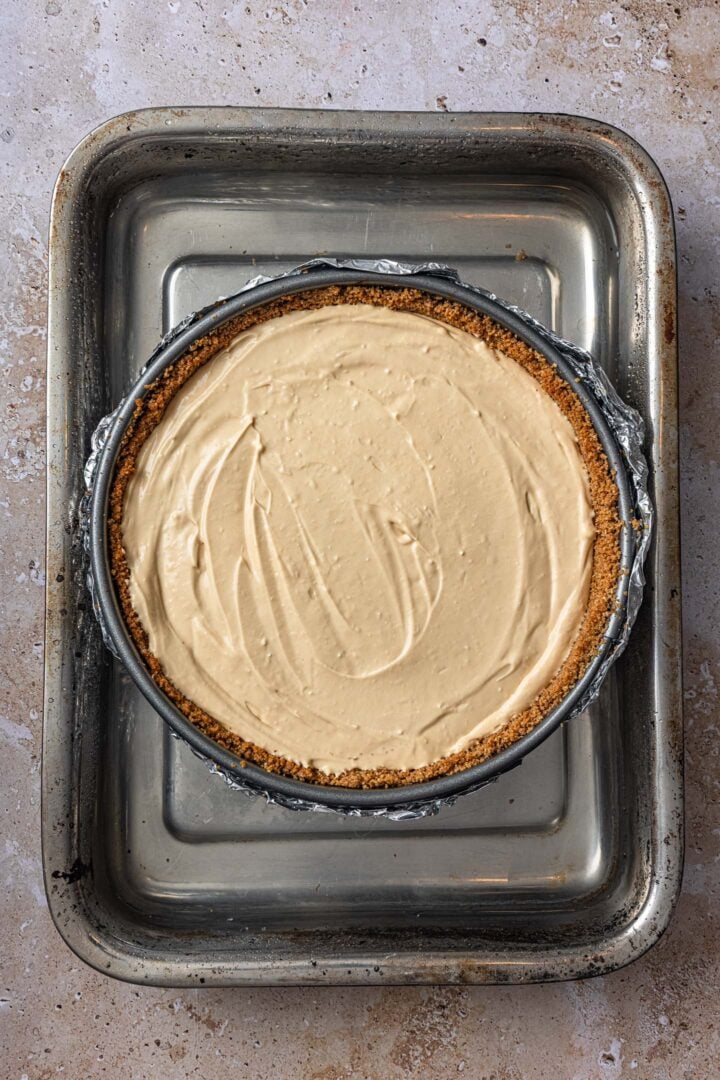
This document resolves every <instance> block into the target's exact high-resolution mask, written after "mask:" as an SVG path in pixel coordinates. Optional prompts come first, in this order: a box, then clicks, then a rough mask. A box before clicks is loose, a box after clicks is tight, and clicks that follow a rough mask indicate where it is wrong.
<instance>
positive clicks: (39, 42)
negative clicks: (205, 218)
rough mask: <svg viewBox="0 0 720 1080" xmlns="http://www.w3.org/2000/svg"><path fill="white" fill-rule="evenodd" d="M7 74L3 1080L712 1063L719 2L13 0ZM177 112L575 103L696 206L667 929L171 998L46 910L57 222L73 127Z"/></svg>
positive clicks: (716, 848) (700, 1069)
mask: <svg viewBox="0 0 720 1080" xmlns="http://www.w3.org/2000/svg"><path fill="white" fill-rule="evenodd" d="M0 39H1V40H2V43H3V49H2V68H1V69H0V85H1V87H2V116H1V117H0V160H1V161H2V173H3V179H2V187H1V190H0V200H1V208H2V210H1V212H2V238H3V241H4V243H3V244H2V245H1V246H2V251H1V253H0V259H1V260H2V263H1V273H0V288H1V289H2V294H3V299H2V303H1V304H0V341H1V347H0V378H1V380H2V416H1V419H0V521H1V522H2V528H1V536H0V555H1V558H0V580H1V585H0V589H1V596H2V612H1V616H0V622H1V624H2V632H3V645H2V656H1V659H0V675H1V685H0V755H1V758H0V760H1V761H2V794H1V796H0V798H1V800H2V825H1V826H0V827H1V828H2V834H3V835H2V838H1V839H0V867H1V869H0V889H1V890H2V899H1V910H2V916H1V918H2V961H1V964H2V985H1V986H0V1061H1V1062H2V1065H0V1073H1V1074H2V1075H3V1076H7V1077H9V1078H12V1080H21V1078H28V1080H48V1078H50V1077H54V1076H56V1075H63V1076H65V1077H70V1078H73V1080H74V1078H84V1077H96V1076H105V1075H107V1076H111V1077H132V1078H136V1077H137V1078H140V1077H173V1078H174V1077H189V1076H204V1077H224V1076H231V1075H232V1076H243V1077H245V1076H247V1077H253V1078H254V1077H258V1078H261V1077H293V1078H294V1077H303V1078H305V1077H306V1078H311V1077H314V1078H316V1080H321V1078H323V1080H331V1078H340V1077H368V1078H383V1080H384V1078H388V1080H392V1078H400V1077H407V1076H425V1077H440V1078H445V1077H454V1076H456V1075H461V1074H464V1075H465V1076H470V1077H486V1078H490V1077H494V1078H496V1080H501V1078H502V1080H511V1078H512V1080H514V1078H520V1077H522V1078H526V1077H530V1078H532V1077H545V1076H553V1077H557V1078H558V1080H563V1078H566V1077H567V1078H580V1080H584V1078H591V1077H592V1078H594V1077H602V1078H606V1077H607V1078H609V1077H618V1076H633V1077H648V1078H658V1080H662V1078H665V1077H671V1078H676V1077H693V1078H694V1077H698V1078H706V1077H713V1076H718V1075H720V1069H719V1067H718V1064H717V1062H718V1059H720V1036H719V1035H718V1007H717V1002H718V991H719V989H720V963H719V946H718V938H719V936H720V910H719V905H718V894H719V885H720V822H719V821H718V813H717V809H718V786H719V780H720V770H719V768H718V764H719V747H720V743H719V741H718V716H719V707H718V682H720V649H719V646H718V632H717V627H718V623H719V622H720V603H719V596H718V590H719V585H720V568H719V567H718V543H717V531H718V527H719V526H720V470H719V468H718V441H717V428H718V408H719V405H720V401H719V390H720V376H719V374H718V372H719V370H720V367H719V366H718V356H719V355H720V352H719V346H720V300H719V294H720V257H719V255H720V252H719V247H720V135H719V134H718V121H719V120H720V93H719V91H718V86H719V84H720V4H718V2H717V0H705V2H699V3H687V2H684V0H675V2H674V3H673V2H672V0H671V2H668V3H665V2H662V0H623V2H622V3H612V2H610V0H598V2H596V0H584V2H583V0H575V2H567V3H563V2H562V0H535V2H514V3H513V2H511V0H507V2H501V0H496V2H495V3H492V2H489V0H484V2H482V0H481V2H471V0H454V2H451V3H448V4H444V5H438V4H433V3H430V2H428V0H406V2H405V3H400V0H397V2H393V0H381V2H376V3H370V2H365V3H359V2H358V3H355V4H353V3H351V2H349V0H315V2H313V0H282V2H281V3H272V2H269V0H263V2H262V3H260V2H259V0H243V2H242V3H239V4H236V3H232V2H231V0H225V2H221V0H195V2H192V0H137V2H135V0H97V2H95V3H93V2H91V0H42V2H38V0H5V2H4V4H2V6H1V7H0ZM151 104H152V105H160V104H183V105H191V104H233V105H237V104H243V105H248V104H257V105H295V106H308V107H317V106H329V107H351V108H409V109H431V110H432V109H443V110H448V111H452V110H461V109H519V110H538V109H539V110H547V111H565V112H577V113H584V114H586V115H591V116H595V117H599V118H601V119H603V120H606V121H609V122H611V123H614V124H618V125H619V126H621V127H623V128H625V129H626V130H627V131H629V132H630V133H631V134H632V135H634V136H635V137H636V138H638V139H639V140H640V142H642V143H643V144H644V145H645V146H646V147H647V149H648V150H649V151H650V153H651V154H653V156H654V157H655V158H656V160H657V161H658V162H659V164H660V166H661V168H662V169H663V171H664V173H665V175H666V177H667V180H668V182H669V185H670V189H671V192H672V195H673V199H674V203H675V208H676V214H677V225H678V240H679V273H680V322H681V398H682V455H683V496H682V501H683V530H684V533H683V542H684V554H683V561H684V605H685V615H684V618H685V679H686V692H685V693H686V730H687V759H686V762H687V866H686V872H685V882H684V887H683V894H682V898H681V901H680V904H679V907H678V910H677V913H676V916H675V918H674V921H673V923H672V925H671V928H670V930H669V931H668V933H667V935H666V936H665V938H664V939H663V940H662V941H661V942H660V944H659V945H658V946H657V947H656V948H655V949H654V950H652V951H651V952H650V953H649V954H648V955H647V956H645V957H643V958H642V959H641V960H639V961H637V962H636V963H635V964H634V965H632V966H631V967H629V968H627V969H625V970H624V971H621V972H618V973H616V974H614V975H611V976H609V977H605V978H601V979H596V980H592V981H587V982H582V983H573V984H561V985H552V986H541V987H527V988H516V989H506V988H505V989H494V988H478V989H470V988H452V989H444V988H438V989H358V990H337V989H332V988H328V989H322V990H255V991H252V990H248V991H229V990H213V991H192V992H185V993H180V992H178V991H165V990H148V989H136V988H134V987H132V986H126V985H122V984H119V983H115V982H111V981H109V980H107V979H105V978H104V977H102V976H100V975H97V974H95V973H94V972H92V971H90V970H89V969H87V968H85V967H84V966H83V965H82V964H80V963H79V962H78V961H76V960H75V959H74V957H73V956H72V955H71V954H70V952H69V951H68V949H67V948H66V947H65V945H64V944H63V943H62V941H61V940H60V938H59V936H58V935H57V933H56V931H55V930H54V928H53V926H52V924H51V922H50V918H49V915H48V910H47V906H46V902H45V896H44V891H43V886H42V880H41V867H40V851H39V757H40V727H41V690H42V661H43V657H42V645H41V638H42V619H43V582H44V569H43V560H44V540H43V500H44V442H43V429H44V393H45V377H44V372H45V282H46V266H47V214H48V207H49V200H50V191H51V187H52V183H53V180H54V178H55V175H56V173H57V170H58V169H59V167H60V165H61V163H62V161H63V159H64V158H65V156H66V155H67V153H68V152H69V150H70V149H71V148H72V146H73V145H74V144H75V143H76V142H77V141H78V139H79V138H80V136H81V135H83V134H84V133H85V132H87V131H88V130H89V129H91V128H92V127H93V126H94V125H96V124H98V123H99V122H100V121H102V120H104V119H105V118H107V117H108V116H110V115H112V114H115V113H119V112H122V111H124V110H127V109H132V108H137V107H141V106H145V105H151Z"/></svg>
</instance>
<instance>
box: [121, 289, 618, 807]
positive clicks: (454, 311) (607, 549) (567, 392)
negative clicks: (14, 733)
mask: <svg viewBox="0 0 720 1080" xmlns="http://www.w3.org/2000/svg"><path fill="white" fill-rule="evenodd" d="M336 304H374V305H381V306H384V307H388V308H391V309H393V310H397V311H406V312H413V313H415V314H419V315H425V316H428V317H430V318H432V319H436V320H438V321H440V322H444V323H447V324H448V325H450V326H454V327H457V328H458V329H460V330H465V331H467V332H468V333H470V334H472V335H473V336H475V337H478V338H481V339H482V340H483V341H485V342H487V344H488V345H489V346H490V347H491V348H493V349H497V350H499V351H501V352H503V353H505V354H506V355H507V356H509V357H511V358H512V359H513V360H515V361H516V362H517V363H519V364H521V365H522V367H524V368H525V369H526V370H527V371H528V372H529V373H530V374H531V375H532V376H533V378H534V379H536V380H537V382H538V383H539V384H540V386H541V387H542V389H543V390H544V391H545V392H546V393H548V394H549V395H550V396H551V397H552V398H553V400H554V401H555V402H556V403H557V405H558V407H559V408H560V410H561V411H562V413H563V414H564V415H565V416H566V417H567V418H568V420H569V421H570V423H571V424H572V426H573V429H574V431H575V435H576V437H577V440H578V444H579V448H580V453H581V455H582V458H583V461H584V463H585V467H586V469H587V473H588V477H589V483H590V495H591V501H592V506H593V511H594V524H595V541H594V546H593V568H592V575H591V583H590V595H589V600H588V606H587V610H586V614H585V618H584V621H583V623H582V626H581V629H580V633H579V634H578V637H577V639H576V640H575V643H574V645H573V647H572V650H571V652H570V655H569V656H568V658H567V659H566V661H565V663H564V664H563V666H562V667H561V669H560V670H559V671H558V672H557V674H556V675H555V676H554V678H553V679H552V680H551V682H550V683H549V684H548V685H547V686H546V687H545V689H544V690H542V691H541V693H540V694H538V696H537V697H536V698H535V700H534V701H533V702H532V704H531V705H530V706H529V707H528V708H527V709H525V710H524V711H523V712H521V713H519V714H518V715H517V716H515V717H513V718H512V720H511V721H510V722H509V723H508V724H507V725H506V726H505V727H504V728H503V729H502V730H501V731H498V732H496V733H495V734H492V735H488V736H485V737H484V738H481V739H479V740H477V742H475V743H473V744H472V745H471V746H469V747H468V748H467V749H465V750H463V751H461V752H459V753H456V754H452V755H450V756H448V757H444V758H441V759H439V760H438V761H434V762H432V763H431V764H429V765H426V766H424V767H423V768H420V769H409V770H397V769H351V770H347V771H345V772H342V773H338V774H332V775H330V774H327V773H323V772H321V771H320V770H319V769H316V768H313V767H311V766H305V765H301V764H299V763H298V762H295V761H291V760H290V759H288V758H283V757H278V756H276V755H274V754H271V753H269V752H268V751H267V750H265V749H263V748H262V747H261V746H257V745H255V744H254V743H251V742H247V741H245V740H244V739H243V738H241V736H239V735H236V734H234V733H233V732H231V731H229V730H228V729H227V728H226V727H225V726H224V725H223V724H221V723H219V722H218V721H217V720H214V719H213V717H212V716H209V715H208V714H207V713H206V712H204V711H203V710H202V709H201V708H199V707H198V706H197V705H196V704H195V703H194V702H192V701H190V700H188V698H186V697H185V696H184V695H183V694H181V693H180V691H179V690H178V689H177V687H176V686H174V685H173V683H172V682H171V681H170V680H169V679H168V678H167V676H166V675H165V673H164V671H163V668H162V665H161V664H160V661H159V660H158V659H157V657H155V656H154V655H153V654H152V653H151V652H150V649H149V645H148V636H147V634H146V632H145V629H144V628H143V626H142V624H141V622H140V618H139V616H138V615H137V613H136V611H135V610H134V608H133V606H132V603H131V599H130V570H129V567H128V565H127V561H126V558H125V551H124V548H123V533H122V519H123V503H124V497H125V490H126V487H127V484H128V480H129V478H130V477H131V476H132V474H133V472H134V471H135V462H136V458H137V455H138V453H139V451H140V448H141V447H142V445H143V444H144V442H145V441H146V439H147V438H148V436H149V435H150V432H151V431H152V430H153V428H154V427H155V426H156V425H157V424H158V423H159V422H160V420H161V419H162V416H163V414H164V412H165V409H166V407H167V405H168V404H169V402H170V400H171V399H172V397H173V396H174V394H176V393H177V391H178V390H179V389H180V387H181V386H182V385H183V384H184V383H185V382H186V381H187V380H188V379H189V378H190V377H191V376H192V375H193V374H194V373H195V372H196V371H197V370H198V368H200V367H202V365H203V364H206V363H207V362H208V361H209V360H210V359H212V357H213V356H214V355H215V354H216V353H217V352H219V351H220V350H221V349H222V348H224V347H225V346H226V345H227V344H229V343H230V341H232V339H233V338H235V337H236V336H237V335H238V334H239V333H240V332H241V331H243V330H247V329H249V328H250V327H252V326H255V325H258V324H259V323H262V322H266V321H267V320H269V319H274V318H277V317H279V316H282V315H284V314H286V313H287V312H290V311H298V310H303V309H312V308H319V307H323V306H326V305H336ZM620 528H621V521H620V518H619V515H618V490H617V486H616V484H615V481H614V479H613V477H612V475H611V472H610V467H609V464H608V461H607V458H606V456H605V453H604V451H603V449H602V446H601V443H600V440H599V438H598V436H597V434H596V432H595V429H594V427H593V425H592V422H591V420H590V417H589V415H588V413H587V412H586V410H585V408H584V406H583V405H582V403H581V402H580V400H579V398H578V397H577V395H576V394H575V393H574V392H573V390H572V389H571V388H570V387H569V386H568V384H567V383H566V382H565V381H564V379H563V378H562V377H561V376H560V375H559V374H558V372H557V371H556V369H555V368H554V367H553V366H552V365H551V364H550V363H549V362H548V361H547V360H546V359H545V358H544V357H543V356H542V355H541V354H540V353H538V352H536V351H535V350H534V349H532V348H530V347H529V346H528V345H526V344H525V343H524V342H522V341H521V340H520V339H519V338H517V337H516V336H515V335H514V334H512V333H511V332H510V331H508V330H505V329H504V328H503V327H501V326H500V325H499V324H498V323H496V322H494V321H493V320H492V319H491V318H489V317H488V316H486V315H480V314H478V313H477V312H475V311H472V310H471V309H470V308H467V307H464V306H463V305H462V304H459V303H456V302H454V301H451V300H445V299H441V298H438V297H432V296H428V295H426V294H425V293H422V292H419V291H418V290H416V289H411V288H392V287H389V286H369V285H331V286H327V287H324V288H319V289H313V290H309V291H307V292H303V293H298V294H295V295H292V296H287V297H282V298H280V299H278V300H274V301H271V302H270V303H268V304H265V305H263V306H262V307H260V308H257V309H255V310H253V311H249V312H246V313H244V314H242V315H238V316H237V317H235V318H234V319H232V320H230V321H229V322H228V323H226V324H225V325H224V326H223V327H221V328H220V329H219V330H217V331H213V332H212V333H211V334H208V335H207V336H206V337H204V338H202V339H201V340H199V341H196V342H195V343H194V344H193V345H191V346H190V348H189V349H188V351H187V352H186V353H185V354H184V355H183V356H182V357H181V358H180V359H179V360H177V361H175V363H173V364H172V365H170V366H169V367H168V368H167V369H166V370H165V371H164V372H163V374H162V375H161V376H160V377H159V378H158V379H157V381H156V382H155V383H153V384H152V385H151V386H150V387H149V388H148V389H147V392H146V394H145V397H144V398H143V399H141V400H138V401H137V403H136V406H135V412H134V414H133V417H132V419H131V421H130V423H129V425H128V428H127V431H126V433H125V436H124V439H123V442H122V445H121V448H120V452H119V455H118V461H117V465H116V470H115V476H114V479H113V483H112V488H111V492H110V505H109V513H108V539H109V546H110V562H111V571H112V576H113V579H114V581H115V586H116V589H117V595H118V598H119V601H120V606H121V609H122V613H123V617H124V619H125V623H126V625H127V628H128V631H129V633H130V636H131V637H132V640H133V641H134V643H135V645H136V647H137V649H138V651H139V652H140V654H141V656H142V657H143V659H144V661H145V663H146V665H147V668H148V671H149V672H150V675H151V676H152V678H153V680H154V681H155V683H156V684H157V685H158V686H159V687H160V689H161V690H163V691H164V693H165V694H166V695H167V697H168V698H170V700H171V701H172V702H173V703H174V704H175V705H176V706H177V708H178V709H179V710H180V712H181V713H183V715H184V716H185V717H187V719H188V720H190V721H191V722H192V723H193V724H194V725H195V726H196V727H198V728H199V729H200V730H201V731H202V732H203V733H204V734H205V735H207V736H209V738H211V739H212V740H214V741H215V742H216V743H218V744H219V745H220V746H223V747H225V748H226V749H227V750H230V751H232V752H233V753H234V754H237V755H238V756H239V757H240V758H242V759H243V760H244V761H251V762H253V763H254V764H256V765H259V766H261V767H262V768H264V769H267V770H269V771H270V772H275V773H279V774H281V775H283V776H288V777H292V778H294V779H296V780H303V781H306V782H309V783H313V784H323V785H331V786H335V787H348V788H385V787H398V786H404V785H407V784H416V783H420V782H422V781H427V780H433V779H436V778H437V777H439V776H445V775H450V774H453V773H458V772H462V771H464V770H465V769H469V768H471V767H472V766H473V765H478V764H480V762H483V761H486V760H487V759H488V758H489V757H492V756H493V755H494V754H496V753H498V752H499V751H500V750H504V749H505V748H507V747H509V746H511V745H512V744H513V743H515V742H517V740H518V739H520V738H521V737H522V736H523V735H526V734H527V733H528V732H529V731H531V730H532V729H533V728H534V727H535V726H536V725H537V724H538V723H540V721H541V720H542V719H543V718H544V717H545V716H547V714H548V713H549V712H550V711H551V710H552V709H553V708H554V707H555V706H556V705H558V704H559V703H560V702H561V701H562V700H563V698H564V697H566V695H567V694H568V692H569V691H570V690H571V689H572V688H573V687H574V686H575V685H576V683H577V682H578V681H579V680H580V678H581V677H582V676H583V674H584V672H585V671H586V669H587V667H588V665H589V663H590V662H591V660H592V659H593V657H594V656H595V655H596V653H597V651H598V649H599V647H600V645H601V642H602V639H603V633H604V631H605V628H606V626H607V622H608V619H609V617H610V614H611V612H612V610H613V608H614V605H615V590H616V586H617V581H618V576H619V571H620V544H619V534H620Z"/></svg>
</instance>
